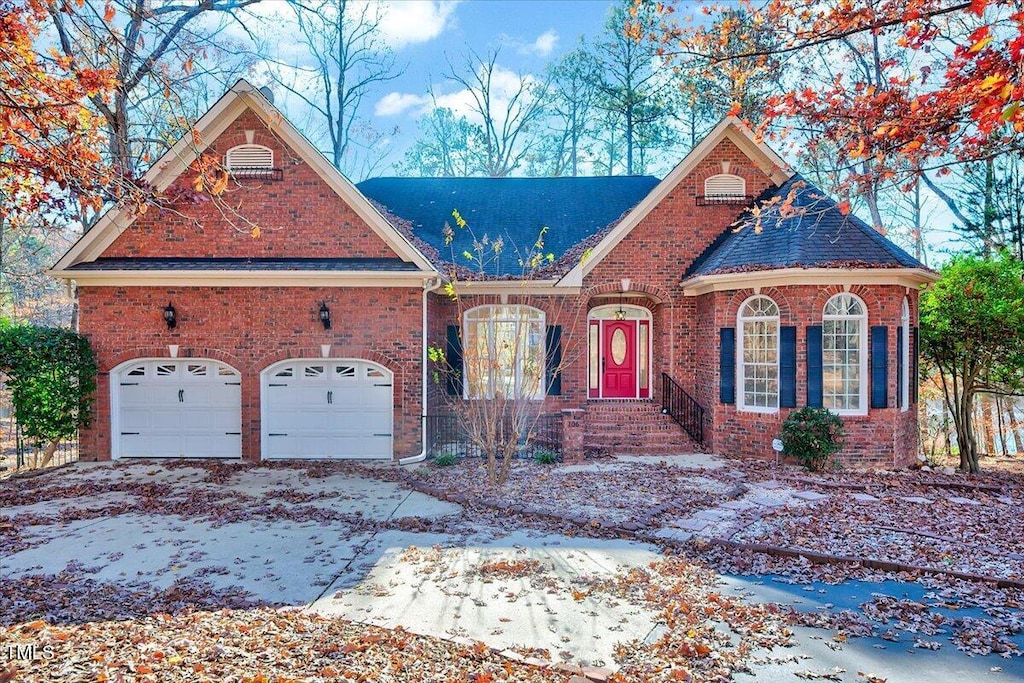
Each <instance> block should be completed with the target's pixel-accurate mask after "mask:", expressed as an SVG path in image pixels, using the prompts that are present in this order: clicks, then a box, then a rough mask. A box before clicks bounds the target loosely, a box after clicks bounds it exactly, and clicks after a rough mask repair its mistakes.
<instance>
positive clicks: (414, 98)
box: [373, 92, 430, 116]
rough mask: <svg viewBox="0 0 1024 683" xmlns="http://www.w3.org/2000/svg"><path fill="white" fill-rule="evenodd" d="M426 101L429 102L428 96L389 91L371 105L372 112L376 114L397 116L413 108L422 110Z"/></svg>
mask: <svg viewBox="0 0 1024 683" xmlns="http://www.w3.org/2000/svg"><path fill="white" fill-rule="evenodd" d="M428 102H430V98H429V97H426V96H421V95H413V94H412V93H407V92H389V93H388V94H387V95H385V96H384V97H382V98H380V99H379V100H378V101H377V104H376V105H374V107H373V113H374V114H375V115H376V116H397V115H399V114H401V113H403V112H405V111H406V110H409V109H413V108H417V109H420V110H422V109H423V108H424V107H425V106H426V105H427V103H428Z"/></svg>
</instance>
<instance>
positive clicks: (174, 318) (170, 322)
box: [164, 301, 178, 330]
mask: <svg viewBox="0 0 1024 683" xmlns="http://www.w3.org/2000/svg"><path fill="white" fill-rule="evenodd" d="M164 322H165V323H167V329H169V330H173V329H174V328H175V327H177V326H178V312H177V311H176V310H174V304H172V303H171V302H170V301H168V302H167V306H166V307H165V308H164Z"/></svg>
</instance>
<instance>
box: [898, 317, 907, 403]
mask: <svg viewBox="0 0 1024 683" xmlns="http://www.w3.org/2000/svg"><path fill="white" fill-rule="evenodd" d="M906 372H907V369H906V368H905V367H903V326H902V325H900V326H899V327H897V328H896V407H897V408H902V407H903V377H904V375H905V374H906ZM907 393H908V394H909V393H910V392H907Z"/></svg>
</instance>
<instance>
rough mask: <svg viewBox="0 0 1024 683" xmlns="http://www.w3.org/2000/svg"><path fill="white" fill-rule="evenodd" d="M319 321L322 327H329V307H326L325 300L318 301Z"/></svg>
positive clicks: (326, 328)
mask: <svg viewBox="0 0 1024 683" xmlns="http://www.w3.org/2000/svg"><path fill="white" fill-rule="evenodd" d="M320 322H321V323H323V325H324V329H325V330H329V329H331V309H329V308H327V302H326V301H321V302H320Z"/></svg>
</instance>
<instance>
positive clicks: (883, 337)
mask: <svg viewBox="0 0 1024 683" xmlns="http://www.w3.org/2000/svg"><path fill="white" fill-rule="evenodd" d="M888 346H889V328H888V327H886V326H885V325H875V326H873V327H872V328H871V407H872V408H888V407H889V357H888V354H887V350H888V349H887V347H888Z"/></svg>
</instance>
